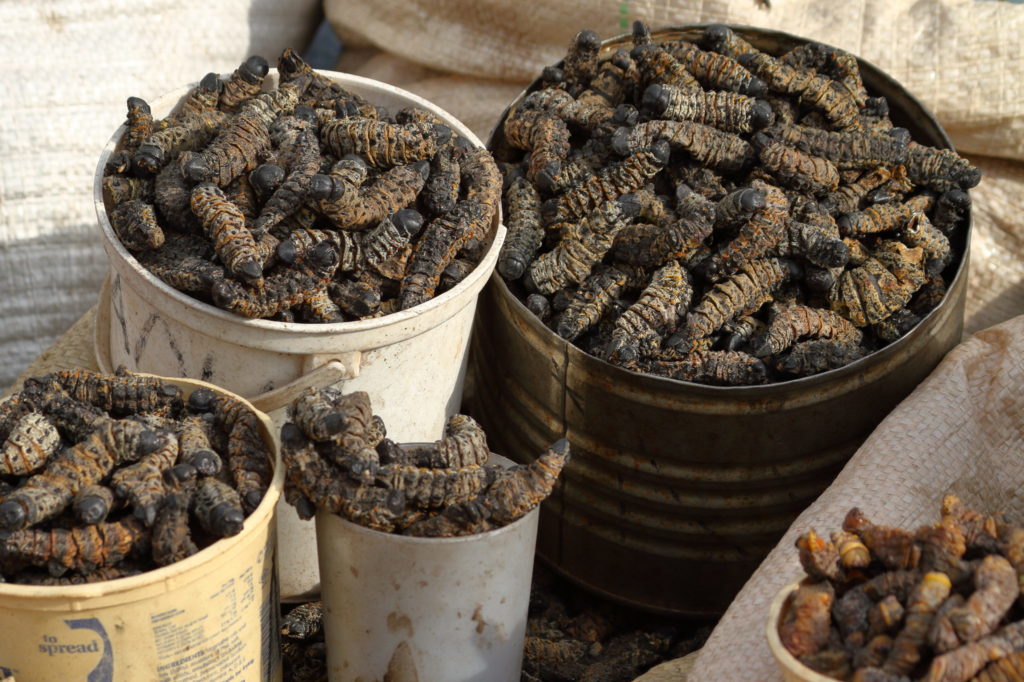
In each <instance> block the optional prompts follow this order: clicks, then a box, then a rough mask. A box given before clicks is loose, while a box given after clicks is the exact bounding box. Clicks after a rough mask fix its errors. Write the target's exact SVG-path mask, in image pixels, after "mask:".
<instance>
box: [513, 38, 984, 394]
mask: <svg viewBox="0 0 1024 682" xmlns="http://www.w3.org/2000/svg"><path fill="white" fill-rule="evenodd" d="M580 36H583V38H580V37H577V38H576V39H575V40H574V41H573V42H572V44H571V45H570V46H569V50H568V53H567V55H566V59H565V64H564V65H563V67H562V69H561V72H559V69H553V68H549V69H547V70H545V76H544V77H543V78H540V79H538V81H537V82H536V83H535V84H534V85H533V86H532V87H531V89H529V90H528V91H526V92H525V93H524V94H523V95H522V96H521V97H520V98H519V99H518V100H517V101H516V102H514V103H513V104H512V105H511V106H510V108H509V110H508V112H507V113H506V115H505V116H504V118H503V120H502V121H500V122H499V125H498V127H497V128H496V131H495V135H494V142H493V151H494V153H495V155H496V158H497V159H498V160H499V162H500V163H499V167H500V168H501V170H502V173H503V174H504V176H505V183H504V185H505V186H504V192H505V200H506V202H507V209H508V215H509V224H510V238H509V239H508V241H507V242H506V243H505V245H504V249H503V251H502V254H501V257H500V261H499V262H500V265H499V268H498V271H499V273H500V274H501V276H502V277H503V278H504V279H505V281H506V282H507V283H508V285H509V287H510V289H511V290H512V292H513V293H514V294H515V295H517V296H518V297H519V298H520V299H521V300H523V301H527V300H529V301H530V305H529V306H528V307H529V309H530V310H536V311H540V312H542V313H544V314H545V315H547V317H546V318H545V319H544V322H545V324H546V325H548V326H549V327H550V328H551V329H552V330H553V331H555V332H556V333H558V334H559V335H560V336H562V337H563V338H565V339H567V340H569V341H571V342H572V343H574V344H575V345H577V346H578V347H579V348H581V349H584V350H585V351H586V352H588V353H590V354H592V355H596V356H597V357H599V358H601V359H603V360H607V361H609V362H611V363H614V364H619V365H621V366H623V367H625V368H628V369H632V370H634V371H640V372H645V371H646V372H651V371H657V372H659V373H662V374H663V375H665V376H674V377H676V378H680V379H684V380H688V381H713V382H714V383H717V382H719V381H724V382H725V383H727V384H730V383H732V382H736V383H737V384H746V383H750V382H751V381H753V382H779V381H786V380H789V379H796V378H800V377H805V376H809V375H811V374H817V373H821V372H825V371H828V370H831V369H836V368H839V367H842V366H844V365H845V364H847V363H849V362H853V361H854V360H857V359H860V358H862V357H864V356H866V355H869V354H871V353H873V352H875V351H877V350H880V349H882V348H884V347H885V346H887V345H889V344H891V343H893V342H894V341H896V340H897V339H899V338H901V337H902V336H904V335H905V334H906V333H907V332H908V331H910V329H911V328H913V327H914V326H915V325H916V323H917V322H918V321H920V320H921V319H922V318H923V317H924V316H925V315H927V314H928V313H929V312H930V311H931V310H932V309H934V308H935V307H936V306H937V305H938V303H939V302H940V301H941V300H942V297H943V295H944V293H945V287H946V286H948V285H949V284H950V282H951V281H952V278H953V276H954V275H955V271H956V269H957V267H958V265H959V260H960V259H961V258H962V256H963V254H962V253H961V252H960V251H959V248H958V246H952V245H953V244H957V245H960V244H963V243H964V241H965V239H964V236H963V235H962V234H960V232H962V231H963V230H965V229H966V228H965V227H964V223H965V221H964V220H963V218H964V216H965V214H966V208H967V206H969V195H968V193H967V192H968V190H969V189H971V188H972V187H974V186H976V185H977V184H978V182H979V181H980V179H981V176H980V172H979V171H978V170H977V169H976V168H974V167H973V166H972V165H971V164H970V163H969V162H968V161H967V160H966V159H963V158H961V157H960V156H958V155H957V154H956V153H955V152H953V151H951V150H948V149H938V148H935V147H930V146H927V145H924V144H921V143H920V142H918V141H915V140H913V139H911V134H910V132H909V131H908V130H907V129H904V128H902V127H899V125H896V124H894V122H893V121H892V120H891V119H890V118H889V107H888V104H887V102H886V100H885V99H884V97H880V96H878V94H877V93H874V92H871V91H870V90H869V89H865V86H864V84H863V82H862V80H861V77H860V68H859V65H858V61H857V59H856V58H855V57H854V56H853V55H851V54H849V53H847V52H844V51H843V50H840V49H837V48H834V47H830V46H826V45H820V44H817V43H806V44H801V45H797V46H795V47H792V48H789V49H788V51H785V52H783V53H781V54H769V53H767V52H764V51H762V50H760V49H758V48H756V47H754V46H753V45H751V44H750V43H748V42H747V41H746V40H745V39H744V38H742V37H741V36H739V35H738V34H736V33H734V32H733V31H732V30H731V29H730V28H728V27H725V26H710V27H706V28H704V29H703V33H702V35H700V36H699V37H698V38H697V39H695V40H682V39H673V37H671V36H669V37H668V38H667V39H666V38H661V39H660V40H659V39H658V38H659V37H660V36H657V35H656V34H655V33H652V31H651V30H650V29H649V28H648V27H647V26H646V25H644V24H643V23H641V22H637V23H636V24H635V25H634V30H633V33H632V43H633V45H632V50H625V49H618V50H613V49H612V48H608V49H604V50H598V52H597V55H596V56H592V54H591V50H590V49H589V47H587V46H589V45H590V43H589V42H588V41H589V40H593V39H596V36H594V35H593V32H592V31H589V32H587V31H585V32H581V33H580ZM629 39H630V37H629V36H626V37H624V38H623V40H620V41H619V44H621V43H624V42H626V41H628V40H629ZM580 41H582V42H580ZM616 46H617V45H616ZM585 47H586V48H587V49H584V48H585ZM613 47H615V46H613ZM556 76H560V77H556ZM596 93H605V96H604V97H597V96H596ZM584 102H586V103H585V104H584ZM584 112H585V113H584ZM662 145H667V148H666V147H664V146H662ZM538 159H542V162H539V161H538ZM625 197H638V198H639V199H640V202H641V204H642V208H641V210H640V211H636V212H634V211H620V212H619V213H616V214H615V216H614V220H610V219H608V218H610V217H611V214H610V211H609V208H610V207H611V206H614V204H609V203H608V202H615V201H619V202H622V201H623V200H624V198H625ZM538 206H540V211H539V215H538V209H537V207H538ZM602 211H603V213H602ZM620 213H621V215H620ZM604 214H607V216H608V218H605V219H603V220H598V222H597V223H595V216H602V215H604ZM951 237H952V238H951ZM609 243H610V245H609ZM904 247H905V248H904ZM915 249H917V251H915ZM857 254H865V256H866V257H864V258H855V257H854V256H855V255H857ZM765 259H776V261H779V260H780V259H781V261H784V263H785V271H786V274H785V276H782V277H776V278H775V280H773V283H772V284H771V285H768V280H765V281H764V283H763V284H762V285H761V286H762V288H763V293H759V294H758V295H757V296H753V291H752V290H751V291H749V292H747V293H746V294H742V295H741V293H742V291H746V289H742V288H741V289H736V288H735V286H734V284H735V283H736V280H735V279H734V278H736V277H737V276H741V277H747V276H749V275H750V274H751V273H754V272H759V268H761V267H762V266H761V263H762V262H763V261H765ZM670 261H677V262H678V264H679V265H680V267H682V268H683V270H684V272H685V274H686V275H687V276H688V281H689V282H690V284H691V288H692V295H691V296H689V297H688V299H689V300H687V301H686V302H685V303H683V305H681V306H680V309H679V310H677V311H676V314H674V315H669V316H665V315H663V316H662V317H661V321H660V322H659V323H658V324H656V325H653V326H650V327H649V331H647V332H645V336H644V342H643V343H640V344H637V343H632V344H627V343H625V342H624V340H623V339H624V337H623V335H624V333H625V332H624V331H623V330H624V329H626V328H629V327H630V326H631V325H634V323H633V322H630V318H631V317H633V316H634V315H635V312H630V310H631V306H632V305H633V304H635V303H637V302H639V301H641V300H642V299H643V298H644V296H645V291H647V288H648V286H649V285H651V284H652V283H653V282H654V280H656V279H657V278H658V277H659V275H658V273H659V272H661V268H663V267H664V266H665V264H666V263H668V262H670ZM624 266H631V267H633V268H634V270H638V272H636V273H635V274H634V275H631V276H630V278H629V281H628V283H627V284H626V285H624V286H622V287H621V288H616V289H614V294H613V295H614V298H615V299H616V300H618V301H620V302H621V304H619V305H603V306H601V307H591V308H588V309H587V313H588V315H589V317H587V318H586V319H585V320H584V319H583V318H580V317H579V315H578V314H576V313H573V314H572V315H570V316H568V317H567V316H566V315H558V314H549V313H547V312H545V311H547V310H548V306H549V305H551V304H553V302H554V297H555V296H559V295H561V294H560V292H561V291H563V290H565V289H567V288H572V287H577V286H578V287H580V289H583V290H587V291H590V290H593V288H594V283H595V281H594V280H592V279H589V277H590V276H591V275H592V274H593V275H597V274H598V273H603V274H602V275H601V276H602V277H604V278H607V273H608V272H611V271H614V270H609V268H612V269H614V268H621V267H624ZM743 273H747V274H746V275H744V274H743ZM925 275H927V276H928V277H933V278H934V279H932V280H929V279H927V278H926V276H925ZM776 280H777V281H776ZM730 283H732V284H730ZM723 287H725V288H723ZM734 289H735V290H734ZM603 291H611V290H609V289H607V288H606V289H604V290H603ZM541 297H543V299H545V300H543V301H542V300H541ZM606 297H607V296H606ZM790 306H796V307H797V308H798V309H799V310H804V309H813V310H815V311H819V312H816V313H814V314H815V315H820V314H822V313H828V314H830V315H835V316H838V317H841V318H843V320H844V324H848V325H852V326H853V327H856V333H852V332H851V331H849V330H845V329H844V331H843V333H842V334H839V335H837V334H838V329H839V327H838V326H836V324H833V323H830V324H828V325H815V326H814V329H813V330H811V329H810V328H809V327H808V328H807V329H808V331H807V332H806V333H805V332H803V331H801V332H799V333H798V334H797V336H798V337H799V343H797V344H795V345H794V343H791V342H788V341H787V342H786V343H783V342H782V341H781V337H778V334H779V333H781V332H780V331H776V332H775V336H776V337H778V340H773V341H772V342H770V343H765V341H764V340H763V339H762V338H758V339H752V338H749V337H748V338H747V339H746V340H743V339H741V338H739V337H737V336H735V335H734V334H732V332H731V331H730V325H732V324H734V323H735V322H736V321H737V320H739V319H742V318H747V317H749V318H751V319H754V320H756V321H757V323H758V324H763V325H766V324H769V323H771V322H772V320H773V319H774V318H775V317H776V316H777V315H781V314H782V309H783V308H786V307H790ZM554 312H555V313H557V312H558V310H557V308H556V309H555V311H554ZM622 316H626V320H624V321H623V322H622V323H621V324H620V323H618V318H620V317H622ZM781 319H782V320H787V319H789V318H787V317H786V316H785V315H783V316H782V318H781ZM783 324H784V322H781V321H780V322H779V323H778V324H777V326H776V329H777V330H781V328H782V325H783ZM616 325H618V329H619V330H620V331H619V332H617V334H616V336H615V338H616V340H615V342H614V343H611V344H609V343H607V341H606V340H605V339H604V338H603V335H605V334H607V332H606V331H605V328H606V327H615V326H616ZM805 326H806V325H805ZM773 338H774V337H773ZM751 341H756V343H758V344H759V345H757V346H754V345H751ZM793 341H794V342H795V341H797V339H796V338H794V339H793ZM698 342H699V344H700V345H701V347H700V348H698V347H697V345H696V344H698ZM665 348H671V349H675V350H676V351H679V352H680V353H683V354H686V353H697V352H705V351H713V352H718V351H727V352H730V353H743V354H747V355H748V356H751V358H750V362H754V357H755V356H756V357H757V358H760V359H761V361H763V362H761V363H759V366H761V367H762V368H763V371H754V372H746V371H738V370H737V371H725V372H718V371H715V372H712V373H710V374H706V375H705V376H708V377H711V376H714V377H716V379H713V380H712V379H710V378H709V379H707V380H705V379H701V378H698V377H699V376H701V374H702V373H700V372H693V371H686V372H681V371H676V370H670V369H669V368H668V367H667V366H665V364H664V363H665V362H666V359H665V358H661V357H659V354H660V353H661V352H662V350H663V349H665ZM623 349H625V350H623ZM711 357H713V356H706V357H703V358H702V359H698V358H697V357H694V358H692V359H691V360H692V362H690V365H692V366H696V365H702V366H703V365H706V363H707V361H708V360H709V359H711ZM672 361H673V362H677V363H678V362H680V361H681V359H680V358H675V359H674V360H672ZM719 361H721V362H729V363H732V366H734V367H737V368H738V367H739V366H740V364H742V363H739V362H738V360H737V359H729V360H726V358H725V356H723V357H721V358H716V359H715V362H719ZM678 367H681V365H678Z"/></svg>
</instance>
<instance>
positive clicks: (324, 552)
mask: <svg viewBox="0 0 1024 682" xmlns="http://www.w3.org/2000/svg"><path fill="white" fill-rule="evenodd" d="M492 457H493V456H492ZM495 458H496V457H495ZM496 459H498V460H499V461H501V462H502V463H505V464H511V461H510V460H507V459H505V458H496ZM539 514H540V508H539V507H538V508H537V509H534V510H532V511H531V512H530V513H528V514H527V515H526V516H524V517H523V518H521V519H519V520H517V521H515V522H514V523H511V524H509V525H507V526H505V527H503V528H498V529H495V530H492V531H488V532H486V533H479V534H477V535H467V536H464V537H456V538H418V537H409V536H405V535H395V534H393V533H382V532H380V531H376V530H371V529H369V528H365V527H363V526H360V525H357V524H354V523H352V522H350V521H347V520H345V519H343V518H341V517H340V516H337V515H336V514H327V513H318V514H317V516H316V530H317V543H318V549H319V554H320V577H321V580H322V584H321V588H322V589H321V598H322V599H323V604H324V638H325V641H326V643H327V679H328V680H330V682H357V681H364V682H365V681H367V680H384V679H386V680H388V682H427V681H428V680H439V681H440V680H443V681H444V682H519V678H520V668H521V666H522V658H523V639H524V637H525V636H526V615H527V610H528V608H529V601H530V579H531V577H532V574H533V556H534V547H535V545H536V540H537V520H538V518H539Z"/></svg>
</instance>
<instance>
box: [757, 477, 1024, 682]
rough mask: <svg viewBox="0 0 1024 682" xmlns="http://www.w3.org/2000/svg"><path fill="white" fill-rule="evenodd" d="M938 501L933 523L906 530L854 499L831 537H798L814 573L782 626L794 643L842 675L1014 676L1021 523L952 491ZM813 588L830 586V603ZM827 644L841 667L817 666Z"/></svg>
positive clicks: (1018, 646)
mask: <svg viewBox="0 0 1024 682" xmlns="http://www.w3.org/2000/svg"><path fill="white" fill-rule="evenodd" d="M938 511H939V521H938V522H937V523H931V524H928V523H926V524H924V525H921V526H918V527H917V528H900V527H895V526H887V525H883V524H880V523H873V522H872V521H871V520H870V519H869V518H868V515H867V514H866V513H865V512H864V511H862V510H860V509H859V508H856V507H855V508H853V509H851V510H850V511H849V512H848V513H847V515H846V517H845V518H844V519H843V520H842V530H837V531H835V532H833V533H832V534H831V538H832V542H831V543H829V542H825V541H823V540H822V539H821V538H819V537H818V536H817V535H815V533H814V531H813V530H808V531H807V532H805V533H804V534H803V535H801V536H800V539H798V540H797V543H796V544H797V547H798V549H799V552H800V562H801V564H802V565H803V567H804V569H805V572H806V573H807V578H806V579H805V580H804V581H803V582H802V583H801V587H800V589H799V590H798V591H797V592H796V593H795V594H794V597H793V599H792V601H791V602H790V603H789V604H788V606H787V608H786V610H785V615H784V616H783V618H781V619H780V621H779V623H778V624H777V625H778V628H779V635H780V638H781V639H782V641H783V643H784V645H785V646H786V647H787V649H789V650H790V651H791V653H793V654H794V655H795V656H797V657H798V658H799V660H800V661H801V662H802V663H803V664H805V665H807V666H808V667H810V668H813V669H816V670H819V672H825V674H827V675H829V676H830V677H833V678H835V679H843V680H864V681H867V680H883V681H885V680H929V681H933V682H934V681H939V680H942V681H953V680H956V681H960V682H967V681H968V680H1015V679H1019V678H1020V670H1021V669H1022V668H1021V665H1020V660H1019V659H1020V656H1019V653H1020V652H1021V651H1022V650H1024V621H1022V620H1021V616H1022V614H1021V612H1020V610H1019V605H1018V604H1017V599H1018V597H1019V595H1020V584H1019V582H1020V578H1019V572H1018V568H1019V565H1020V564H1019V561H1020V557H1021V554H1020V541H1021V538H1024V527H1021V526H1019V525H1017V521H1016V520H1015V519H1017V518H1019V517H1017V516H1015V515H1013V514H1012V513H1009V512H1008V513H1005V514H996V515H988V514H983V513H980V512H979V511H976V510H974V509H971V508H969V507H968V506H967V505H965V504H964V503H963V502H962V501H961V500H960V499H959V498H958V497H957V496H956V495H953V494H949V495H946V496H945V497H944V498H943V499H942V503H941V507H940V509H939V510H938ZM815 590H818V591H825V592H827V593H830V594H833V595H835V598H834V600H833V601H832V604H831V608H830V609H829V611H828V612H823V609H822V607H820V606H816V605H815V604H814V601H813V600H812V599H810V598H809V596H810V595H812V594H813V593H814V592H815ZM816 617H817V620H816V619H815V618H816ZM797 623H801V625H800V626H797ZM829 651H832V652H835V656H839V655H840V654H842V655H844V656H845V659H846V660H845V667H843V666H840V665H836V666H835V667H830V668H829V670H827V671H823V670H822V668H820V667H818V666H819V665H824V664H825V661H824V660H822V657H823V656H824V654H823V653H821V652H829ZM830 655H831V654H830Z"/></svg>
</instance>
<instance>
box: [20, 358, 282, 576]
mask: <svg viewBox="0 0 1024 682" xmlns="http://www.w3.org/2000/svg"><path fill="white" fill-rule="evenodd" d="M0 443H2V448H3V450H2V456H0V579H3V580H6V581H8V582H17V583H23V584H40V585H73V584H79V583H86V582H96V581H100V580H110V579H113V578H119V577H123V576H128V575H134V574H137V573H141V572H143V571H146V570H150V569H152V568H156V567H159V566H166V565H168V564H171V563H174V562H175V561H179V560H181V559H184V558H186V557H188V556H191V555H192V554H195V553H196V552H197V551H199V550H200V549H202V548H203V547H206V546H208V545H210V544H212V543H213V542H215V541H216V540H218V539H219V538H222V537H228V536H231V535H236V534H238V533H239V532H241V530H242V526H243V524H244V522H245V518H246V516H247V515H248V514H249V513H250V512H252V511H253V510H254V509H255V508H256V507H257V506H258V505H259V503H260V500H262V499H263V495H264V494H265V493H266V491H267V488H268V487H269V485H270V479H271V476H272V473H273V472H272V466H273V464H272V457H271V453H270V451H269V449H268V447H267V445H266V443H265V442H264V440H263V437H262V436H261V431H260V422H259V418H258V417H257V416H256V414H255V413H254V412H252V411H251V410H250V409H249V408H247V407H246V406H245V405H243V404H242V403H241V402H240V401H238V400H237V399H235V398H231V397H228V396H225V395H222V394H218V393H215V392H213V391H211V390H209V389H206V388H200V389H196V390H195V391H193V392H192V393H191V394H190V395H188V396H187V397H186V396H184V395H183V394H182V391H181V389H180V388H178V387H176V386H173V385H171V384H168V383H165V382H163V381H161V380H159V379H153V378H149V377H143V376H139V375H135V374H132V373H131V372H128V371H125V370H124V369H123V368H122V369H119V370H118V371H117V373H116V374H114V375H103V374H97V373H94V372H89V371H85V370H66V371H60V372H54V373H52V374H47V375H45V376H41V377H36V378H33V379H29V380H28V381H27V382H26V383H25V386H24V388H23V389H22V390H21V391H19V392H18V393H15V394H14V395H13V396H12V397H11V398H10V399H8V400H7V401H5V402H3V403H0Z"/></svg>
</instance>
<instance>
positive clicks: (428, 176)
mask: <svg viewBox="0 0 1024 682" xmlns="http://www.w3.org/2000/svg"><path fill="white" fill-rule="evenodd" d="M268 72H269V65H268V63H267V61H266V60H265V59H263V58H261V57H255V56H254V57H251V58H249V59H248V60H246V61H245V62H244V63H243V64H242V65H241V66H240V67H239V68H238V69H237V70H236V71H235V72H234V73H233V74H231V75H230V76H229V77H227V78H225V79H221V78H219V77H218V76H217V74H213V73H211V74H208V75H207V76H206V77H205V78H203V80H202V81H200V83H199V84H198V85H197V86H196V87H195V88H194V89H193V90H192V91H191V92H190V93H189V94H188V95H187V97H186V99H185V101H184V102H183V103H182V104H181V105H180V106H179V108H178V110H177V111H176V112H175V113H173V114H171V115H170V116H167V117H166V118H164V119H162V120H154V119H153V117H152V114H151V113H150V108H149V105H148V104H146V102H144V101H143V100H141V99H139V98H137V97H132V98H129V100H128V116H127V121H126V126H127V132H126V133H125V135H124V136H123V138H122V139H121V141H120V144H119V145H118V148H117V150H116V151H115V153H114V154H113V155H112V156H111V157H110V160H109V162H108V163H107V164H106V166H105V169H104V178H103V188H104V198H105V201H106V203H107V207H108V210H109V216H110V223H111V226H112V228H113V230H114V232H115V233H116V234H117V236H118V238H119V239H120V241H121V242H122V244H124V246H125V247H126V248H128V249H129V250H130V251H131V252H132V253H133V255H134V256H135V258H136V259H137V260H138V261H139V262H140V263H141V264H142V265H143V266H144V267H146V268H147V269H148V270H149V271H150V272H152V273H153V274H154V275H156V276H157V277H159V278H160V279H161V280H163V281H164V282H166V283H167V284H169V285H170V286H172V287H174V288H176V289H178V290H180V291H183V292H185V293H187V294H190V295H192V296H194V297H196V298H198V299H199V300H202V301H204V302H206V303H211V304H213V305H216V306H218V307H220V308H222V309H224V310H228V311H230V312H233V313H236V314H238V315H241V316H243V317H248V318H267V319H273V320H280V321H288V322H293V321H294V322H309V323H323V322H342V321H346V320H355V319H366V318H371V317H378V316H381V315H386V314H388V313H391V312H395V311H398V310H404V309H406V308H410V307H412V306H415V305H417V304H419V303H422V302H424V301H426V300H429V299H430V298H432V297H433V296H435V295H436V294H438V293H441V292H443V291H445V290H447V289H449V288H451V287H453V286H455V285H456V284H457V283H458V282H459V281H461V280H462V279H463V278H464V277H465V276H466V275H467V274H468V273H469V272H470V271H471V270H472V269H473V268H474V267H475V266H476V264H477V263H479V262H480V259H481V258H482V257H483V254H484V253H485V251H486V249H487V246H488V244H489V240H490V234H489V233H490V228H491V222H492V219H493V217H494V215H495V212H496V211H497V209H498V205H499V202H500V193H501V177H500V174H499V173H498V170H497V167H496V166H495V164H494V162H493V160H492V158H491V156H490V153H489V152H487V151H486V150H484V149H481V148H478V147H475V146H474V145H473V144H472V143H470V142H469V141H468V140H467V139H466V138H464V137H462V136H461V135H456V134H453V132H452V130H451V129H450V128H449V127H448V126H446V125H445V124H444V123H443V122H442V121H441V120H440V119H438V118H437V117H436V116H435V115H434V114H433V113H431V112H429V111H426V110H424V109H419V108H416V107H408V108H405V109H402V110H401V111H398V112H395V113H394V115H393V116H392V115H391V114H389V113H388V112H387V111H384V110H383V109H381V108H378V107H375V106H373V105H372V104H370V103H369V102H367V101H366V100H365V99H363V98H362V97H360V96H358V95H356V94H353V93H351V92H349V91H348V90H346V89H345V88H343V87H341V86H340V85H339V84H337V83H336V82H334V81H332V80H330V79H329V78H327V77H326V76H324V75H322V74H320V73H317V72H316V71H314V70H313V69H312V68H310V67H309V65H308V64H306V63H305V62H304V61H303V60H302V59H301V58H300V57H299V56H298V55H297V54H296V53H295V52H294V51H293V50H291V49H287V50H285V51H284V53H283V54H282V55H281V58H280V60H279V62H278V75H279V78H280V82H279V84H278V85H277V87H276V88H274V89H270V90H268V89H266V87H267V85H268V84H265V83H264V80H265V78H266V76H267V74H268Z"/></svg>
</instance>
